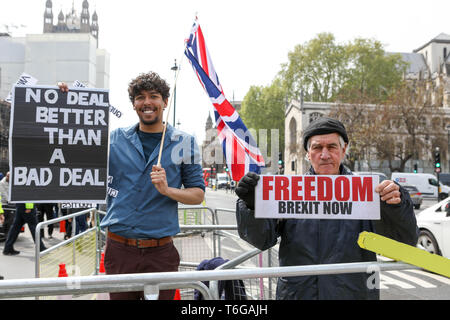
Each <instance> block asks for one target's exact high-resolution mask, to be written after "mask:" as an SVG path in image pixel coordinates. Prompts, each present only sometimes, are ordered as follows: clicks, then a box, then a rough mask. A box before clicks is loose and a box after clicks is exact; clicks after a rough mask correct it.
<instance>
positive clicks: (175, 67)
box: [170, 59, 178, 128]
mask: <svg viewBox="0 0 450 320" xmlns="http://www.w3.org/2000/svg"><path fill="white" fill-rule="evenodd" d="M170 70H173V71H174V72H175V81H176V79H177V71H178V66H177V59H175V63H174V65H173V67H172V68H170ZM176 101H177V84H176V82H175V83H174V85H173V127H174V128H175V111H176Z"/></svg>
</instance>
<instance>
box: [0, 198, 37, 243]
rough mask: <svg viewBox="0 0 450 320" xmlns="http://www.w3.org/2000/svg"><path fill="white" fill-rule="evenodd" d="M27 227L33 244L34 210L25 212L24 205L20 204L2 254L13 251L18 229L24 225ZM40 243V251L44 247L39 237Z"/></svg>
mask: <svg viewBox="0 0 450 320" xmlns="http://www.w3.org/2000/svg"><path fill="white" fill-rule="evenodd" d="M25 223H26V224H27V225H28V229H29V230H30V232H31V236H32V237H33V240H34V242H35V243H36V239H35V233H36V225H37V217H36V210H35V209H32V210H31V212H25V205H24V204H22V203H19V204H17V210H16V216H15V218H14V222H13V225H12V226H11V229H10V230H9V232H8V236H7V238H6V242H5V247H4V248H3V251H4V252H8V251H12V250H14V243H15V242H16V240H17V237H18V236H19V233H20V229H21V228H22V227H23V226H24V224H25ZM39 240H40V242H41V246H40V248H41V251H42V250H43V249H45V245H44V243H43V242H42V239H41V237H39Z"/></svg>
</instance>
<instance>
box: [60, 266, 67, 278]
mask: <svg viewBox="0 0 450 320" xmlns="http://www.w3.org/2000/svg"><path fill="white" fill-rule="evenodd" d="M58 277H68V275H67V271H66V265H65V264H64V263H61V264H60V265H59V273H58Z"/></svg>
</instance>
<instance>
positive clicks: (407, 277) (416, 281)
mask: <svg viewBox="0 0 450 320" xmlns="http://www.w3.org/2000/svg"><path fill="white" fill-rule="evenodd" d="M386 272H388V273H390V274H393V275H395V276H397V277H399V278H402V279H405V280H408V281H411V282H413V283H414V284H417V285H419V286H421V287H424V288H436V286H435V285H434V284H431V283H429V282H427V281H425V280H422V279H420V278H417V277H414V276H410V275H408V274H406V273H403V272H400V271H386Z"/></svg>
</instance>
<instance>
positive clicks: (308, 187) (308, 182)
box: [305, 176, 316, 201]
mask: <svg viewBox="0 0 450 320" xmlns="http://www.w3.org/2000/svg"><path fill="white" fill-rule="evenodd" d="M315 180H316V177H314V176H312V177H308V176H306V177H305V201H316V197H315V196H313V195H312V192H313V191H314V190H316V188H315V186H313V185H312V184H313V182H314V181H315Z"/></svg>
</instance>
